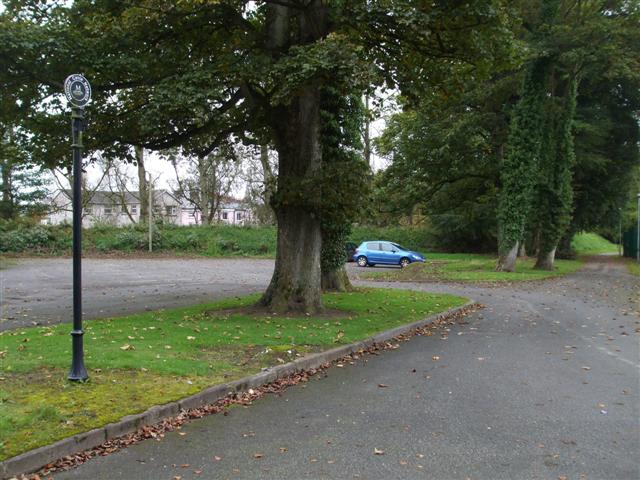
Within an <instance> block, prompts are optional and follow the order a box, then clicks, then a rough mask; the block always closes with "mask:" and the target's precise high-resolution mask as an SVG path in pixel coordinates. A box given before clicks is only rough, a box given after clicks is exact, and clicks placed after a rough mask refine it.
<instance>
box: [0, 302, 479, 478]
mask: <svg viewBox="0 0 640 480" xmlns="http://www.w3.org/2000/svg"><path fill="white" fill-rule="evenodd" d="M475 303H476V302H475V301H474V300H469V301H468V302H467V303H465V304H464V305H462V306H460V307H455V308H451V309H449V310H446V311H444V312H441V313H438V314H435V315H431V316H430V317H427V318H425V319H423V320H418V321H417V322H413V323H409V324H406V325H401V326H399V327H395V328H392V329H390V330H386V331H384V332H380V333H378V334H376V335H374V336H372V337H369V338H367V339H365V340H360V341H357V342H354V343H351V344H349V345H343V346H340V347H336V348H332V349H331V350H326V351H324V352H319V353H314V354H310V355H307V356H305V357H302V358H299V359H297V360H294V361H292V362H289V363H286V364H283V365H278V366H275V367H270V368H268V369H267V370H265V371H262V372H260V373H256V374H255V375H250V376H248V377H245V378H241V379H240V380H235V381H233V382H229V383H226V384H221V385H216V386H213V387H209V388H207V389H205V390H202V391H201V392H199V393H196V394H194V395H191V396H189V397H187V398H183V399H182V400H178V401H176V402H171V403H167V404H164V405H157V406H154V407H151V408H149V409H148V410H146V411H145V412H142V413H139V414H136V415H127V416H126V417H123V418H122V419H120V420H119V421H118V422H115V423H110V424H108V425H105V426H104V427H100V428H96V429H94V430H90V431H89V432H86V433H81V434H77V435H74V436H73V437H69V438H65V439H63V440H60V441H58V442H55V443H53V444H51V445H45V446H43V447H40V448H36V449H34V450H30V451H28V452H25V453H22V454H20V455H17V456H15V457H12V458H9V459H7V460H5V461H3V462H0V476H1V477H0V478H2V479H9V478H12V477H15V476H17V475H20V474H25V473H29V472H34V471H37V470H39V469H40V468H42V467H44V466H45V465H47V464H49V463H51V462H54V461H55V460H58V459H60V458H63V457H66V456H68V455H73V454H74V453H77V452H81V451H84V450H89V449H91V448H95V447H98V446H100V445H102V444H103V443H104V442H106V441H109V440H113V439H114V438H117V437H120V436H123V435H127V434H129V433H132V432H135V431H136V430H138V429H139V428H141V427H144V426H148V425H153V424H156V423H158V422H160V421H162V420H164V419H166V418H170V417H174V416H176V415H178V414H179V413H180V412H181V411H183V410H190V409H192V408H198V407H202V406H204V405H208V404H212V403H215V402H217V401H218V400H221V399H223V398H224V397H226V396H227V395H228V394H230V393H239V392H246V391H247V390H249V389H252V388H257V387H260V386H262V385H265V384H268V383H271V382H274V381H276V380H278V379H280V378H284V377H287V376H289V375H292V374H295V373H297V372H300V371H305V370H310V369H314V368H318V367H320V366H322V365H324V364H326V363H331V362H333V361H335V360H338V359H340V358H342V357H344V356H346V355H349V354H351V353H354V352H357V351H360V350H366V349H367V348H369V347H371V346H373V345H375V344H379V343H385V342H388V341H389V340H392V339H393V338H395V337H397V336H398V335H401V334H404V333H408V332H410V331H411V330H413V329H415V328H420V327H424V326H426V325H428V324H430V323H432V322H434V321H436V320H438V319H440V318H446V317H450V316H452V315H455V314H456V313H458V312H459V311H462V310H464V309H466V308H468V307H469V306H471V305H474V304H475Z"/></svg>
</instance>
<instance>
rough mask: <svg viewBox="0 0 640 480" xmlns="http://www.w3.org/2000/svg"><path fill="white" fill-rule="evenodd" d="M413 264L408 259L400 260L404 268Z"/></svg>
mask: <svg viewBox="0 0 640 480" xmlns="http://www.w3.org/2000/svg"><path fill="white" fill-rule="evenodd" d="M410 263H411V260H409V259H408V258H407V257H404V258H401V259H400V266H401V267H402V268H404V267H406V266H407V265H409V264H410Z"/></svg>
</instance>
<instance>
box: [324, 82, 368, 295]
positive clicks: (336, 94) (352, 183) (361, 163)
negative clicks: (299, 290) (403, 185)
mask: <svg viewBox="0 0 640 480" xmlns="http://www.w3.org/2000/svg"><path fill="white" fill-rule="evenodd" d="M321 105H322V106H321V119H322V130H321V138H322V156H323V164H322V181H321V190H322V191H321V195H322V209H321V211H320V216H321V231H322V252H321V260H320V261H321V268H322V288H323V290H334V291H346V290H349V289H350V288H351V284H350V282H349V277H348V276H347V272H346V270H345V268H344V264H345V262H346V250H345V244H346V241H347V238H348V237H349V235H350V234H351V225H352V222H353V221H354V220H355V219H356V217H357V215H358V214H359V213H360V212H361V211H362V209H363V207H364V203H365V199H366V198H367V196H368V195H367V191H368V189H369V186H370V171H369V165H368V164H367V163H366V161H365V160H364V158H363V156H362V155H361V152H362V144H361V141H360V131H361V126H362V123H363V115H364V113H365V112H364V110H363V106H362V101H361V100H360V98H359V97H358V96H356V95H343V94H342V93H341V92H340V91H339V90H337V89H333V88H329V87H325V88H323V90H322V96H321Z"/></svg>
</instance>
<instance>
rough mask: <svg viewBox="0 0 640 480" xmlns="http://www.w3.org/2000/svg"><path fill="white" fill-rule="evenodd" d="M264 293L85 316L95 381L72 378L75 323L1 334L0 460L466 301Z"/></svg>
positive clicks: (394, 293)
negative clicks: (316, 308)
mask: <svg viewBox="0 0 640 480" xmlns="http://www.w3.org/2000/svg"><path fill="white" fill-rule="evenodd" d="M255 300H256V296H248V297H243V298H234V299H227V300H223V301H219V302H216V303H213V304H206V305H198V306H193V307H189V308H181V309H172V310H164V311H158V312H146V313H143V314H139V315H131V316H127V317H121V318H112V319H105V320H92V321H87V322H85V337H84V338H85V358H86V361H85V363H86V366H87V368H88V370H89V375H90V380H89V382H87V383H84V384H74V383H71V382H69V381H67V380H66V376H67V372H68V368H69V364H70V345H71V339H70V336H69V331H70V325H68V324H64V325H57V326H53V327H33V328H25V329H19V330H12V331H6V332H3V333H0V359H1V360H2V361H1V362H0V432H1V435H0V460H2V459H6V458H9V457H12V456H14V455H17V454H19V453H21V452H24V451H27V450H31V449H33V448H36V447H38V446H41V445H45V444H48V443H52V442H54V441H56V440H59V439H62V438H64V437H67V436H71V435H74V434H76V433H80V432H84V431H88V430H90V429H92V428H96V427H99V426H102V425H105V424H107V423H109V422H113V421H116V420H118V419H119V418H121V417H122V416H124V415H129V414H134V413H139V412H142V411H144V410H145V409H147V408H149V407H151V406H153V405H158V404H163V403H167V402H170V401H173V400H176V399H179V398H182V397H185V396H188V395H190V394H193V393H196V392H198V391H200V390H202V389H203V388H205V387H207V386H211V385H215V384H219V383H222V382H227V381H231V380H234V379H238V378H241V377H243V376H246V375H249V374H251V373H256V372H259V371H260V369H261V368H263V367H267V366H271V365H276V364H279V363H282V362H286V361H290V360H292V359H294V358H296V357H297V356H301V355H304V354H305V353H308V352H313V351H320V350H325V349H329V348H332V347H334V346H336V345H339V344H346V343H351V342H353V341H356V340H359V339H363V338H367V337H369V336H371V335H373V334H375V333H376V332H380V331H383V330H386V329H389V328H392V327H395V326H398V325H401V324H405V323H409V322H413V321H417V320H419V319H422V318H425V317H427V316H429V315H431V314H434V313H437V312H440V311H443V310H446V309H448V308H451V307H454V306H459V305H462V304H463V303H464V302H465V299H463V298H460V297H454V296H451V295H440V294H438V295H436V294H428V293H424V292H412V291H400V290H387V289H384V290H383V289H362V290H359V291H356V292H352V293H343V294H326V295H324V297H323V300H324V303H325V306H326V307H327V314H326V315H323V316H317V317H306V316H304V317H282V316H276V315H267V314H258V313H251V312H252V311H251V310H250V309H248V308H247V307H248V306H250V305H251V304H253V303H254V302H255Z"/></svg>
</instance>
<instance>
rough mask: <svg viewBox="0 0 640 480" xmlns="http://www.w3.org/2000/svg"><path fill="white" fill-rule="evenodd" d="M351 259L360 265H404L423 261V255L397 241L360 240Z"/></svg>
mask: <svg viewBox="0 0 640 480" xmlns="http://www.w3.org/2000/svg"><path fill="white" fill-rule="evenodd" d="M353 260H354V261H355V262H357V263H358V266H360V267H366V266H370V267H372V266H374V265H375V264H377V263H380V264H385V265H400V266H401V267H406V266H407V265H409V264H410V263H413V262H424V255H422V254H420V253H418V252H414V251H412V250H409V249H408V248H404V247H402V246H401V245H398V244H397V243H393V242H387V241H384V240H373V241H368V242H362V243H361V244H360V246H359V247H358V248H357V249H356V251H355V253H354V254H353Z"/></svg>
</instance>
